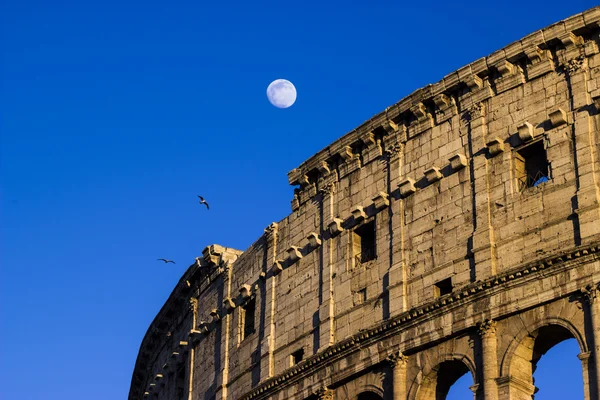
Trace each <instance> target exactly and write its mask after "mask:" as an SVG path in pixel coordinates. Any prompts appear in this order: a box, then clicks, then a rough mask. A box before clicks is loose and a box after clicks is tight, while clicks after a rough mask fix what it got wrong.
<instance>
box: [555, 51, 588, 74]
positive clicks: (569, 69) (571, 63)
mask: <svg viewBox="0 0 600 400" xmlns="http://www.w3.org/2000/svg"><path fill="white" fill-rule="evenodd" d="M585 60H586V59H585V57H584V56H582V55H580V56H578V57H575V58H572V59H570V60H568V61H566V62H564V63H563V64H561V67H562V69H563V71H564V72H565V73H566V74H567V75H569V76H571V75H573V74H574V73H576V72H578V71H585V70H586V68H585V67H586V65H585V64H586V63H585Z"/></svg>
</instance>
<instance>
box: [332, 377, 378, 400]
mask: <svg viewBox="0 0 600 400" xmlns="http://www.w3.org/2000/svg"><path fill="white" fill-rule="evenodd" d="M384 380H385V374H384V373H383V371H370V372H368V373H366V374H363V375H360V376H357V377H356V378H354V379H352V380H350V381H349V382H347V383H346V384H344V385H342V386H340V387H339V388H337V389H336V399H339V400H362V399H363V398H364V399H365V400H366V399H383V397H384V392H385V389H384ZM361 396H363V397H361ZM365 396H371V397H365ZM373 396H375V397H373ZM377 396H378V397H377Z"/></svg>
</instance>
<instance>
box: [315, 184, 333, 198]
mask: <svg viewBox="0 0 600 400" xmlns="http://www.w3.org/2000/svg"><path fill="white" fill-rule="evenodd" d="M334 191H335V183H334V182H329V183H327V184H325V185H323V186H319V193H320V194H321V195H323V196H326V195H331V194H333V193H334Z"/></svg>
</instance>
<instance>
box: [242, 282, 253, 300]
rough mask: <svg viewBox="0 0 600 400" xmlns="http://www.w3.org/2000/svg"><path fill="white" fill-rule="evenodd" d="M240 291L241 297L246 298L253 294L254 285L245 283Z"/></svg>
mask: <svg viewBox="0 0 600 400" xmlns="http://www.w3.org/2000/svg"><path fill="white" fill-rule="evenodd" d="M239 292H240V297H241V298H242V299H244V300H245V299H247V298H248V297H250V295H251V294H252V287H251V286H250V285H248V284H247V283H244V284H243V285H242V286H240V289H239Z"/></svg>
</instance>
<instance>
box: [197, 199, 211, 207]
mask: <svg viewBox="0 0 600 400" xmlns="http://www.w3.org/2000/svg"><path fill="white" fill-rule="evenodd" d="M198 198H199V199H200V204H204V205H205V206H206V209H207V210H210V207H209V206H208V203H207V202H206V200H204V197H202V196H198Z"/></svg>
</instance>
